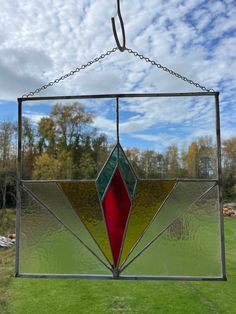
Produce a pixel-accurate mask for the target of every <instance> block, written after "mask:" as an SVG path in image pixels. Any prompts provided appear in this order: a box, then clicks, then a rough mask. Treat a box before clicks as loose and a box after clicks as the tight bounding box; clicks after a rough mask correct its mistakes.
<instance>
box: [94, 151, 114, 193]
mask: <svg viewBox="0 0 236 314" xmlns="http://www.w3.org/2000/svg"><path fill="white" fill-rule="evenodd" d="M117 157H118V148H117V147H115V149H114V150H113V152H112V154H111V155H110V157H109V159H108V160H107V162H106V164H105V166H104V168H103V169H102V171H101V173H100V174H99V177H98V178H97V181H96V182H97V186H98V193H99V196H100V198H101V199H102V197H103V195H104V192H105V191H106V188H107V186H108V183H109V182H110V180H111V177H112V174H113V172H114V170H115V168H116V165H117Z"/></svg>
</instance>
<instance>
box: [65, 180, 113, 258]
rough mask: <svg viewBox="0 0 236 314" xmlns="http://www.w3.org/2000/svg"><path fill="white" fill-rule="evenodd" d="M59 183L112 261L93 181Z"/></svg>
mask: <svg viewBox="0 0 236 314" xmlns="http://www.w3.org/2000/svg"><path fill="white" fill-rule="evenodd" d="M59 185H60V187H61V188H62V190H63V192H64V193H65V195H66V197H67V198H68V200H69V202H70V203H71V205H72V207H73V208H74V210H75V212H76V213H77V215H78V216H79V218H80V219H81V221H82V222H83V223H84V225H85V226H86V227H87V229H88V231H89V232H90V234H91V235H92V236H93V238H94V239H95V241H96V242H97V243H98V245H99V247H100V248H101V250H102V251H103V253H104V255H105V256H106V257H107V259H108V260H109V261H110V263H112V255H111V249H110V244H109V242H108V237H107V232H106V227H105V224H104V219H103V214H102V210H101V206H100V202H99V198H98V193H97V189H96V183H95V181H84V182H83V181H81V182H60V183H59Z"/></svg>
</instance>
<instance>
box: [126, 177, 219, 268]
mask: <svg viewBox="0 0 236 314" xmlns="http://www.w3.org/2000/svg"><path fill="white" fill-rule="evenodd" d="M213 185H214V183H212V182H179V183H178V184H177V185H176V186H175V188H174V189H173V191H172V193H171V194H170V195H169V197H168V199H167V200H166V202H165V204H164V206H163V207H162V208H161V210H160V211H159V212H158V214H157V215H156V217H155V219H154V220H153V222H152V223H151V224H150V226H149V228H148V229H147V230H146V231H145V233H144V235H143V237H142V238H141V239H140V241H139V242H138V244H137V245H136V247H135V248H134V249H133V251H132V252H131V253H130V255H129V256H128V258H127V260H126V262H125V264H127V263H128V262H129V261H130V260H131V259H133V258H134V257H135V256H136V255H137V254H138V253H139V252H140V251H141V250H142V249H143V248H144V247H145V246H146V245H147V244H148V243H149V242H150V241H152V240H153V239H154V238H155V237H156V236H157V235H158V234H159V233H161V232H162V231H163V230H164V229H165V228H167V227H168V226H169V225H170V224H171V223H172V222H173V221H174V220H175V219H176V218H178V217H179V216H181V215H183V214H184V213H185V212H186V211H187V210H188V209H189V207H190V206H191V205H192V203H193V202H195V201H196V200H197V199H198V198H199V197H200V196H201V195H202V194H203V193H205V192H206V191H207V190H208V189H209V188H210V187H212V186H213Z"/></svg>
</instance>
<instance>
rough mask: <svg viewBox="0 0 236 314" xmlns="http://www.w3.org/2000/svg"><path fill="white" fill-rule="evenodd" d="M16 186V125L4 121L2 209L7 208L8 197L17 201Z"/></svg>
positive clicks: (0, 179) (0, 163)
mask: <svg viewBox="0 0 236 314" xmlns="http://www.w3.org/2000/svg"><path fill="white" fill-rule="evenodd" d="M15 184H16V125H15V123H14V122H10V121H2V122H1V124H0V196H1V208H2V209H5V208H6V206H7V196H8V195H9V196H10V198H12V197H13V198H14V199H15ZM2 213H3V211H2ZM0 214H1V212H0Z"/></svg>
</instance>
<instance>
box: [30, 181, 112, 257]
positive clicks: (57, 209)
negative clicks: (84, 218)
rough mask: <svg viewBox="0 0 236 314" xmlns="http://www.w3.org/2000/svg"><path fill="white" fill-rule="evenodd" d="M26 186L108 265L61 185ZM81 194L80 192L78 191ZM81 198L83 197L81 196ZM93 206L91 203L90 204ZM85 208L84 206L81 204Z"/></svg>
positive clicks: (37, 183) (49, 183) (54, 183)
mask: <svg viewBox="0 0 236 314" xmlns="http://www.w3.org/2000/svg"><path fill="white" fill-rule="evenodd" d="M24 186H25V187H26V188H27V189H28V190H29V191H30V192H31V193H33V195H35V196H36V197H37V198H38V199H39V200H40V201H41V202H42V203H43V204H44V205H45V206H46V207H47V208H49V209H50V210H51V211H52V212H53V213H54V214H55V215H56V216H57V217H58V218H59V219H60V220H61V221H63V223H64V224H65V225H66V226H67V227H68V228H69V229H70V230H72V231H73V232H74V233H75V234H76V235H77V236H78V237H79V238H80V239H81V240H82V241H84V242H85V244H86V245H88V246H89V247H90V249H92V251H93V252H95V253H96V254H97V255H98V256H99V257H100V258H101V259H102V260H103V261H104V262H105V263H108V261H107V260H106V258H105V256H104V255H103V253H102V251H101V250H100V249H99V247H98V245H97V244H96V242H95V241H94V239H93V238H92V237H91V235H90V233H89V231H88V230H87V228H86V227H85V225H84V224H83V223H82V222H81V219H80V216H79V215H78V214H77V213H76V211H75V209H74V208H73V207H72V206H73V205H72V203H70V201H69V200H68V198H67V197H66V195H65V194H64V192H63V190H62V189H61V188H60V185H59V183H58V184H57V183H56V182H33V183H31V182H25V183H24ZM78 192H79V191H78ZM77 197H78V199H79V196H78V195H77ZM80 198H82V196H81V195H80ZM90 204H91V203H90ZM81 205H82V206H83V204H81Z"/></svg>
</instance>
